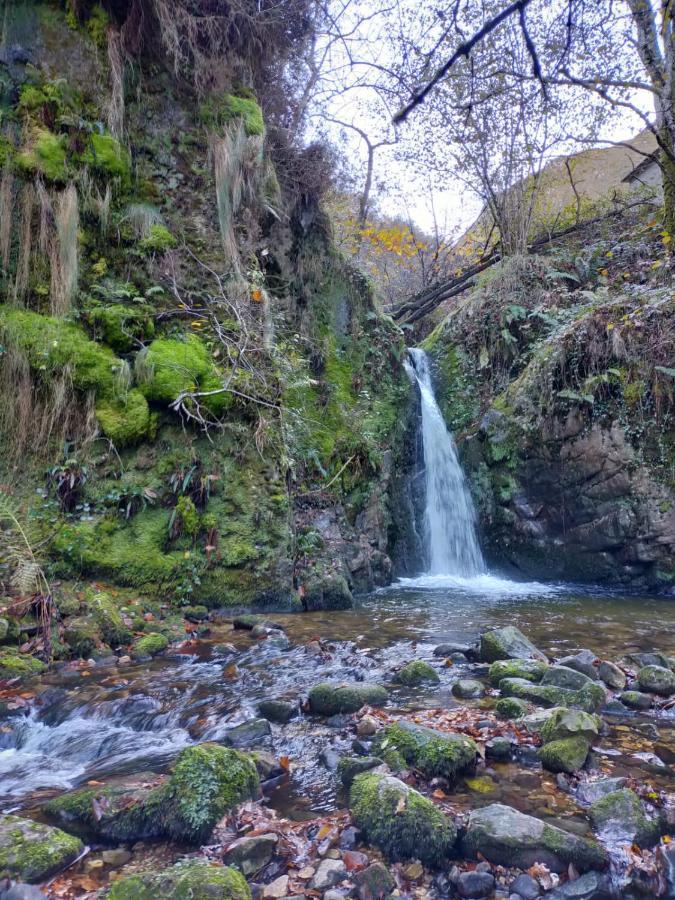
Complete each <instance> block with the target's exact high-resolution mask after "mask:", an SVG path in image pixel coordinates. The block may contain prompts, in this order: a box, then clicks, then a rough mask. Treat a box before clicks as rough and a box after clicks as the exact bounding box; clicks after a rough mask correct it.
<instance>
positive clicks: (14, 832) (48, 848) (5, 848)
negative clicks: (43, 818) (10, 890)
mask: <svg viewBox="0 0 675 900" xmlns="http://www.w3.org/2000/svg"><path fill="white" fill-rule="evenodd" d="M83 850H84V846H83V844H82V842H81V841H80V840H79V838H76V837H73V836H72V835H70V834H66V833H65V832H64V831H61V829H60V828H52V827H51V826H49V825H43V824H41V823H40V822H33V821H31V820H30V819H22V818H21V817H19V816H4V817H3V818H1V819H0V879H1V878H12V879H16V880H18V881H27V882H39V881H44V880H45V879H46V878H48V877H49V876H50V875H53V874H54V873H55V872H58V871H59V870H60V869H63V868H65V867H66V866H67V865H69V864H70V863H71V862H72V861H73V860H74V859H75V858H76V857H77V856H79V854H80V853H81V852H82V851H83Z"/></svg>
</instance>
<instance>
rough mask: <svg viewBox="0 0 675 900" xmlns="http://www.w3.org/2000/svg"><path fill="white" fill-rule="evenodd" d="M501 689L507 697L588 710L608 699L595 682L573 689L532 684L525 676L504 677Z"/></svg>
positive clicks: (597, 707) (542, 704)
mask: <svg viewBox="0 0 675 900" xmlns="http://www.w3.org/2000/svg"><path fill="white" fill-rule="evenodd" d="M499 689H500V691H501V692H502V694H504V695H505V696H507V697H519V698H520V699H521V700H529V701H530V702H531V703H535V704H537V705H538V706H548V707H550V706H574V707H579V708H580V709H583V710H585V711H586V712H596V711H597V710H599V709H600V708H601V707H602V706H603V705H604V703H605V700H606V697H605V692H604V690H603V688H602V687H600V685H599V684H595V683H593V682H589V683H588V684H586V685H584V687H583V688H581V689H580V690H578V691H572V690H568V689H567V688H559V687H555V686H554V685H549V684H532V683H531V682H529V681H525V679H523V678H504V679H502V681H500V683H499Z"/></svg>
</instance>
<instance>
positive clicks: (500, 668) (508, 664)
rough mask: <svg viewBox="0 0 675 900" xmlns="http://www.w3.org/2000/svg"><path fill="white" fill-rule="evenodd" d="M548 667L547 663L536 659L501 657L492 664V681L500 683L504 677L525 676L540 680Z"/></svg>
mask: <svg viewBox="0 0 675 900" xmlns="http://www.w3.org/2000/svg"><path fill="white" fill-rule="evenodd" d="M546 669H547V665H546V663H543V662H540V661H539V660H536V659H500V660H498V661H497V662H494V663H492V665H491V666H490V681H491V682H492V683H493V684H494V685H498V684H499V682H500V681H501V680H502V678H524V679H525V680H526V681H533V682H539V681H541V679H542V678H543V677H544V672H545V671H546Z"/></svg>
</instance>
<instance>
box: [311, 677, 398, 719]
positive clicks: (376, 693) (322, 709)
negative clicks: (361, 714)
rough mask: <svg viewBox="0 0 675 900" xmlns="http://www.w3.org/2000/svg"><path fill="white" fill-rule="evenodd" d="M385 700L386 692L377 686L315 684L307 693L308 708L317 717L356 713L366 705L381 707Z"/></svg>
mask: <svg viewBox="0 0 675 900" xmlns="http://www.w3.org/2000/svg"><path fill="white" fill-rule="evenodd" d="M386 699H387V692H386V690H385V689H384V688H383V687H381V686H380V685H379V684H367V683H365V682H354V683H353V684H339V683H337V684H336V683H333V682H323V683H321V684H315V685H314V687H313V688H312V689H311V691H310V692H309V707H310V709H311V711H312V712H313V713H316V714H318V715H323V716H332V715H335V714H336V713H350V712H356V711H357V710H359V709H361V707H362V706H365V705H366V704H370V705H372V706H381V705H382V704H383V703H384V702H385V701H386Z"/></svg>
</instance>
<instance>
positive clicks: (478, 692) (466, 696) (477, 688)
mask: <svg viewBox="0 0 675 900" xmlns="http://www.w3.org/2000/svg"><path fill="white" fill-rule="evenodd" d="M452 694H453V696H454V697H459V698H460V699H461V700H477V699H478V698H479V697H482V696H483V695H484V694H485V687H484V685H483V684H482V682H480V681H476V680H475V679H473V678H460V680H459V681H456V682H455V683H454V684H453V686H452Z"/></svg>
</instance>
